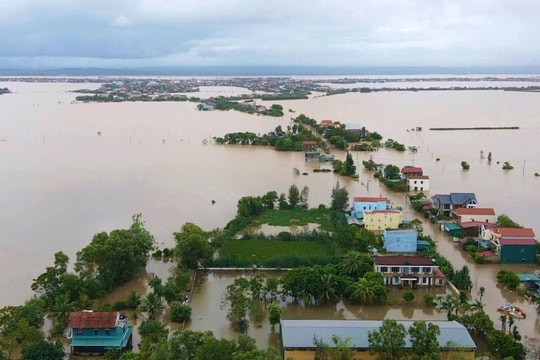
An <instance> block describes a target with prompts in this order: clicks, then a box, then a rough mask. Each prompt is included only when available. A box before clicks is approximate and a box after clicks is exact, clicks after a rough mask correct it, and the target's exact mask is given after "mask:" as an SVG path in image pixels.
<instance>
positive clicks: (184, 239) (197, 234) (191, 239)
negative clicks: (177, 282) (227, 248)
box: [174, 223, 211, 269]
mask: <svg viewBox="0 0 540 360" xmlns="http://www.w3.org/2000/svg"><path fill="white" fill-rule="evenodd" d="M174 238H175V239H176V248H175V253H176V255H177V256H178V257H179V260H180V262H181V264H183V265H184V266H186V267H188V268H189V269H196V268H197V267H198V266H199V261H201V260H204V259H207V258H209V257H210V256H211V249H210V244H209V243H208V235H207V234H206V233H205V232H204V231H203V230H202V229H201V228H200V227H199V226H197V225H195V224H193V223H185V224H184V225H183V226H182V228H181V229H180V231H179V232H175V233H174Z"/></svg>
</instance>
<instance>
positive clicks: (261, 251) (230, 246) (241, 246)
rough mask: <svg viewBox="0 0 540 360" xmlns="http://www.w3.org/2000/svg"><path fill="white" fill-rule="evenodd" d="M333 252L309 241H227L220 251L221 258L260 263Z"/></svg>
mask: <svg viewBox="0 0 540 360" xmlns="http://www.w3.org/2000/svg"><path fill="white" fill-rule="evenodd" d="M331 251H332V250H331V249H330V247H329V246H328V245H326V244H320V243H313V242H307V241H280V240H242V239H230V240H227V241H226V242H225V243H224V244H223V247H222V248H221V250H220V257H226V256H237V257H239V258H246V259H251V258H253V257H255V258H256V259H257V261H258V262H263V261H264V260H267V259H271V258H276V257H280V256H284V255H296V254H302V256H305V257H314V256H321V257H324V256H327V255H328V253H329V252H331Z"/></svg>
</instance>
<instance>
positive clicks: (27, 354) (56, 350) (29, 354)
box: [22, 340, 64, 360]
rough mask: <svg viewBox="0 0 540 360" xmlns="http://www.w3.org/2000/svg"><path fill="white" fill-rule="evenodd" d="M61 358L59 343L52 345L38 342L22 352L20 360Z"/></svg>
mask: <svg viewBox="0 0 540 360" xmlns="http://www.w3.org/2000/svg"><path fill="white" fill-rule="evenodd" d="M63 358H64V349H63V348H62V344H61V343H60V342H56V343H54V344H53V343H50V342H48V341H45V340H40V341H38V342H36V343H34V344H32V345H30V346H27V347H25V348H23V350H22V360H36V359H39V360H62V359H63Z"/></svg>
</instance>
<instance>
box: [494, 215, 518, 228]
mask: <svg viewBox="0 0 540 360" xmlns="http://www.w3.org/2000/svg"><path fill="white" fill-rule="evenodd" d="M497 225H498V226H500V227H511V228H520V227H522V226H521V225H520V224H518V223H517V222H515V221H514V220H512V219H511V218H510V217H509V216H508V215H506V214H501V215H499V216H498V217H497Z"/></svg>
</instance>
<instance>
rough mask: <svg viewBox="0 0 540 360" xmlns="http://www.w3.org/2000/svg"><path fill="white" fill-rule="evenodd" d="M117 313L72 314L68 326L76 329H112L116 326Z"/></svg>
mask: <svg viewBox="0 0 540 360" xmlns="http://www.w3.org/2000/svg"><path fill="white" fill-rule="evenodd" d="M117 317H118V313H117V312H111V311H105V312H86V311H80V312H72V313H71V314H69V318H68V324H69V327H70V328H75V329H111V328H114V327H115V326H116V319H117Z"/></svg>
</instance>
